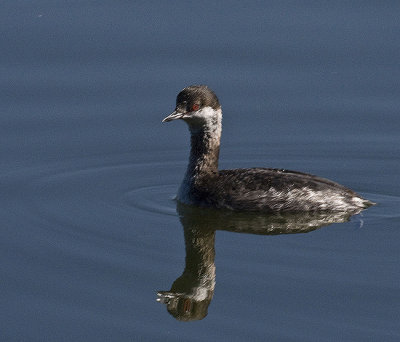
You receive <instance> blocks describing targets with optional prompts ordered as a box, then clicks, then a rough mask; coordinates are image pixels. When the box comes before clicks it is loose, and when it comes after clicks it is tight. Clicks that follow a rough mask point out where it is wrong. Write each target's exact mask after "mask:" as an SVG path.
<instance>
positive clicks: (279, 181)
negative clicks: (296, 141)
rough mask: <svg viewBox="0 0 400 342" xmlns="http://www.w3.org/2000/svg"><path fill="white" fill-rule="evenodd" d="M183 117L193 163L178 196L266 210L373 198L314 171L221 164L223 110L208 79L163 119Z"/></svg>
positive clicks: (362, 204) (354, 203)
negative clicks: (230, 167)
mask: <svg viewBox="0 0 400 342" xmlns="http://www.w3.org/2000/svg"><path fill="white" fill-rule="evenodd" d="M177 119H181V120H183V121H185V122H186V123H187V124H188V126H189V130H190V134H191V151H190V158H189V165H188V167H187V171H186V174H185V177H184V179H183V182H182V184H181V186H180V188H179V191H178V195H177V200H178V201H180V202H182V203H185V204H189V205H195V206H200V207H212V208H225V209H231V210H250V211H266V212H302V211H324V210H328V211H354V210H360V211H361V210H362V209H363V208H367V207H369V206H370V205H372V204H373V203H372V202H370V201H368V200H365V199H363V198H362V197H361V196H359V195H358V194H357V193H355V192H354V191H352V190H350V189H348V188H346V187H344V186H342V185H340V184H338V183H335V182H333V181H330V180H328V179H324V178H320V177H317V176H314V175H310V174H306V173H302V172H297V171H289V170H282V169H269V168H249V169H234V170H218V157H219V148H220V140H221V129H222V110H221V105H220V104H219V101H218V98H217V96H216V95H215V93H214V92H213V91H212V90H211V89H210V88H208V87H207V86H205V85H193V86H189V87H187V88H184V89H183V90H182V91H181V92H180V93H179V94H178V96H177V98H176V108H175V110H174V111H173V112H172V113H171V114H170V115H169V116H167V117H166V118H165V119H164V120H163V122H168V121H172V120H177Z"/></svg>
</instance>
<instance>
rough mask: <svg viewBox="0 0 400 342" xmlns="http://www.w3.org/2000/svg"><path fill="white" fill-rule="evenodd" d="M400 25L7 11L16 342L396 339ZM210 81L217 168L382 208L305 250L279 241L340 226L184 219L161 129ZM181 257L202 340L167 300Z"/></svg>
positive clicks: (238, 10) (3, 165)
mask: <svg viewBox="0 0 400 342" xmlns="http://www.w3.org/2000/svg"><path fill="white" fill-rule="evenodd" d="M399 10H400V5H399V4H398V2H395V1H384V2H372V1H363V2H358V1H353V2H351V3H349V2H345V1H343V2H342V1H339V2H335V3H328V2H326V3H325V2H312V1H310V2H305V3H302V4H300V3H293V2H290V1H280V2H269V3H264V2H252V3H250V4H246V5H244V4H243V3H242V2H219V3H214V2H208V1H205V2H201V3H197V4H194V3H193V4H191V3H186V2H185V3H183V2H165V3H158V2H146V3H141V4H139V3H131V2H121V1H120V2H115V1H114V2H111V1H100V2H97V3H92V2H89V1H79V2H74V1H70V2H58V1H44V0H40V1H35V2H25V1H12V2H11V1H4V2H3V3H2V5H1V12H0V13H1V14H0V19H1V20H0V26H1V32H2V34H1V37H0V47H1V51H2V52H1V54H0V69H1V78H0V87H1V92H0V97H1V101H0V110H1V115H0V137H1V138H0V139H1V145H0V146H1V147H0V151H1V159H0V188H1V192H0V193H1V195H0V200H1V206H0V222H1V230H0V231H1V239H0V243H1V248H0V260H1V262H0V270H1V271H0V272H1V277H0V279H1V282H0V288H1V291H0V303H1V305H0V307H1V310H0V314H1V319H0V335H1V339H2V341H110V340H115V341H180V340H182V341H200V340H201V341H204V340H226V341H228V340H229V341H243V340H252V341H257V340H260V341H261V340H262V341H264V340H273V341H398V340H399V339H400V328H399V324H398V317H399V314H400V312H399V311H400V310H399V305H398V302H399V298H400V297H399V296H400V288H399V284H400V273H399V270H398V265H399V261H400V258H399V251H398V241H399V238H400V230H399V222H400V210H399V209H400V197H399V196H400V182H399V180H400V179H399V174H400V163H399V157H400V148H399V146H400V144H399V142H400V141H399V139H400V138H399V134H398V132H399V128H400V119H399V116H398V112H399V108H400V100H399V99H400V96H399V95H400V93H399V87H398V80H399V78H400V69H399V67H398V61H399V60H400V48H399V46H400V38H399V37H400V35H399V33H400V32H399V29H400V26H399V24H398V13H399ZM196 83H205V84H208V85H209V86H210V87H211V88H212V89H214V90H215V91H216V93H217V95H218V96H219V98H220V101H221V103H222V106H223V110H224V130H223V139H222V144H223V146H222V150H221V167H222V168H231V167H251V166H270V167H282V168H287V169H294V170H300V171H304V172H310V173H314V174H318V175H320V176H323V177H326V178H330V179H333V180H335V181H337V182H339V183H342V184H344V185H347V186H349V187H350V188H352V189H354V190H356V191H358V192H360V193H361V194H362V195H364V196H365V197H366V198H368V199H370V200H373V201H375V202H378V205H377V206H375V207H372V208H369V209H368V210H366V211H364V212H363V213H361V214H359V215H356V216H353V217H352V218H351V219H350V221H346V218H335V220H336V222H337V221H344V222H340V223H332V224H329V225H328V226H324V227H321V228H320V229H316V230H312V231H311V232H308V233H299V234H279V235H265V234H266V233H274V232H275V233H276V232H277V231H276V229H278V228H279V227H280V228H282V225H283V226H284V227H289V228H290V229H289V228H286V229H287V230H288V231H286V232H293V231H291V230H293V229H295V228H299V227H303V228H304V229H303V230H304V231H306V230H310V229H314V228H317V227H318V226H319V223H318V222H320V221H321V220H325V221H324V223H325V224H328V223H331V219H332V218H318V219H315V218H313V220H314V221H312V222H313V223H312V224H309V220H310V218H308V220H307V218H304V217H303V218H276V219H275V221H273V222H272V223H271V221H270V219H266V218H265V217H263V216H261V217H260V216H258V217H242V216H239V217H238V216H233V217H231V216H229V215H228V214H226V213H225V214H223V213H219V214H215V213H206V212H203V211H201V212H200V213H199V212H197V211H195V212H191V211H189V212H188V211H187V210H185V209H182V208H178V210H179V215H178V213H177V207H176V203H175V202H174V200H173V196H174V194H175V191H176V189H177V187H178V185H179V183H180V181H181V179H182V177H183V173H184V170H185V166H186V161H187V154H188V148H189V147H188V133H187V129H186V127H185V125H184V124H183V123H179V122H178V123H176V122H175V123H170V124H161V120H162V118H164V117H165V116H166V115H167V114H169V113H170V112H171V111H172V110H173V108H174V101H175V96H176V94H177V92H178V91H179V90H180V89H182V88H183V87H184V86H186V85H189V84H196ZM224 215H228V216H224ZM320 223H321V222H320ZM277 227H278V228H277ZM293 227H294V228H293ZM307 227H309V228H310V229H308V228H307ZM274 229H275V231H274ZM202 234H204V235H202ZM185 237H186V239H185ZM214 238H215V241H214ZM199 241H200V242H199ZM185 242H186V244H185ZM196 243H198V244H196ZM185 246H186V249H185ZM196 246H204V249H201V248H200V250H201V251H202V252H201V253H200V252H199V250H198V249H196ZM187 252H188V253H189V254H188V265H189V266H190V267H193V268H194V269H198V270H200V271H199V272H200V274H201V275H203V276H204V277H205V278H204V279H206V281H205V283H203V284H202V286H200V287H199V288H197V287H196V289H198V290H199V292H198V293H200V294H201V293H202V295H203V297H202V299H203V302H202V303H203V304H201V305H200V304H196V303H195V302H191V301H187V300H183V302H181V304H179V305H181V306H179V307H178V311H179V308H181V309H180V310H181V311H180V312H183V313H184V314H186V316H185V317H181V319H182V318H188V317H189V316H190V314H191V312H192V311H193V310H194V308H197V309H196V310H197V311H196V314H197V316H196V315H192V316H191V318H192V322H190V323H188V322H181V321H179V320H177V319H175V318H174V316H173V315H171V314H170V313H168V311H167V310H166V309H167V306H168V304H167V305H164V304H162V303H159V302H157V301H156V299H157V298H158V299H160V297H157V292H158V291H166V292H168V291H170V290H171V286H172V284H173V283H174V281H175V280H176V279H178V278H179V277H180V276H181V275H182V272H183V271H184V268H185V256H186V253H187ZM214 253H215V257H214ZM193 258H194V259H193ZM202 258H203V259H202ZM199 260H206V261H204V263H201V262H199ZM203 266H204V267H203ZM214 276H215V278H214ZM202 279H203V278H202ZM196 281H198V279H186V280H185V281H184V282H182V283H180V284H177V283H175V286H178V285H179V286H180V287H181V288H180V289H181V290H182V288H183V287H185V286H188V285H190V286H194V285H193V284H194V283H195V282H196ZM179 286H178V287H179ZM196 286H197V285H196ZM166 292H160V293H161V294H162V293H164V294H165V293H166ZM200 297H201V296H200ZM200 297H199V298H200ZM161 299H165V302H168V301H169V303H170V304H169V305H172V304H173V302H174V300H173V299H171V298H167V297H166V298H161ZM196 305H197V306H196ZM182 308H183V311H182ZM170 309H171V308H170ZM191 310H192V311H191ZM172 311H173V310H172ZM175 313H176V312H175ZM205 314H206V316H205ZM204 316H205V317H204ZM196 318H197V319H199V318H202V319H201V320H195V319H196Z"/></svg>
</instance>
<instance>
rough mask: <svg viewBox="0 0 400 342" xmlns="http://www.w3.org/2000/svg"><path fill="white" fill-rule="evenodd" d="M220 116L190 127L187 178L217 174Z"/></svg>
mask: <svg viewBox="0 0 400 342" xmlns="http://www.w3.org/2000/svg"><path fill="white" fill-rule="evenodd" d="M221 128H222V116H221V115H216V116H215V117H213V118H211V119H210V120H209V122H207V123H206V124H204V125H201V126H190V127H189V129H190V134H191V149H190V157H189V165H188V169H187V173H186V175H187V176H189V177H193V176H199V175H207V174H215V173H217V172H218V158H219V147H220V141H221Z"/></svg>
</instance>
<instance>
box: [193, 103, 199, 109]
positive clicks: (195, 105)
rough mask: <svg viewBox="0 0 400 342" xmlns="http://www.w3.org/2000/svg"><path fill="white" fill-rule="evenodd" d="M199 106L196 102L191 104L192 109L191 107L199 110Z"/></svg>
mask: <svg viewBox="0 0 400 342" xmlns="http://www.w3.org/2000/svg"><path fill="white" fill-rule="evenodd" d="M199 108H200V105H198V104H197V103H195V104H194V105H193V106H192V109H193V110H199Z"/></svg>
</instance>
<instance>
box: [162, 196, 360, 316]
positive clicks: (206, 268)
mask: <svg viewBox="0 0 400 342" xmlns="http://www.w3.org/2000/svg"><path fill="white" fill-rule="evenodd" d="M360 211H361V210H357V211H352V212H339V213H292V214H289V213H286V214H269V215H266V214H259V213H244V212H243V213H240V212H233V211H221V210H213V209H203V208H196V207H192V206H187V205H184V204H181V203H178V204H177V212H178V214H179V217H180V221H181V223H182V226H183V231H184V236H185V249H186V259H185V268H184V271H183V273H182V275H181V276H180V277H178V278H177V279H176V280H175V281H174V282H173V283H172V286H171V289H170V290H169V291H158V293H157V295H158V298H157V301H159V302H161V303H163V304H165V305H166V307H167V310H168V312H169V313H170V314H171V315H172V316H173V317H175V318H176V319H177V320H180V321H194V320H201V319H203V318H204V317H206V316H207V312H208V306H209V305H210V303H211V300H212V298H213V295H214V288H215V274H216V273H215V263H214V259H215V233H216V231H217V230H224V231H229V232H235V233H246V234H258V235H279V234H298V233H308V232H311V231H313V230H316V229H319V228H321V227H324V226H327V225H330V224H332V223H340V222H346V221H349V219H350V217H351V216H353V215H355V214H358V213H359V212H360Z"/></svg>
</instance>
